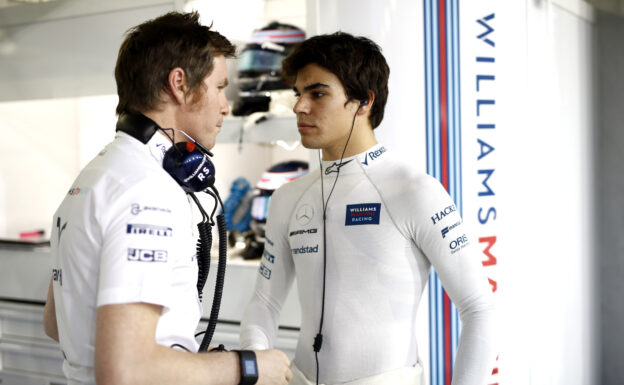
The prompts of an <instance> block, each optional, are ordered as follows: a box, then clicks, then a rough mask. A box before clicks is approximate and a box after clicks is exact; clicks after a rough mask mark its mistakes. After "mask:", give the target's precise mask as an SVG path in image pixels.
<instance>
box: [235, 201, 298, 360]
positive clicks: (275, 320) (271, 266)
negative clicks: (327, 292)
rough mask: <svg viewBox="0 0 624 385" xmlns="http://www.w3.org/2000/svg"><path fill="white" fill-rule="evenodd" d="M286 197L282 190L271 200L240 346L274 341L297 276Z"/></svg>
mask: <svg viewBox="0 0 624 385" xmlns="http://www.w3.org/2000/svg"><path fill="white" fill-rule="evenodd" d="M283 198H286V197H283ZM287 200H288V199H280V190H278V191H276V192H275V193H274V194H273V197H272V199H271V205H270V207H269V215H268V217H267V224H266V237H265V239H266V240H265V243H264V253H263V255H262V258H261V260H260V268H259V269H258V277H257V279H256V287H255V290H254V292H253V294H252V297H251V300H250V302H249V304H248V305H247V308H246V309H245V312H244V314H243V319H242V322H241V335H240V345H241V349H270V348H272V347H273V346H274V344H275V339H276V333H277V327H278V325H279V317H280V312H281V310H282V305H283V303H284V301H285V300H286V296H287V295H288V291H289V290H290V287H291V286H292V282H293V279H294V276H295V267H294V263H293V259H292V254H291V251H290V245H289V243H288V219H289V215H290V211H291V210H289V209H288V208H286V207H285V206H288V205H284V201H287Z"/></svg>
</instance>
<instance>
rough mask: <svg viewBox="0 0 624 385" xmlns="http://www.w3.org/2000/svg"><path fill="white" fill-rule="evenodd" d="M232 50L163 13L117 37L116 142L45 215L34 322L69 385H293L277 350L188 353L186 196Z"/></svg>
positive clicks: (203, 165) (190, 279)
mask: <svg viewBox="0 0 624 385" xmlns="http://www.w3.org/2000/svg"><path fill="white" fill-rule="evenodd" d="M234 53H235V47H234V46H233V45H232V44H231V43H230V42H229V41H228V40H227V39H226V38H225V37H224V36H222V35H220V34H219V33H218V32H216V31H213V30H211V29H210V27H206V26H203V25H201V24H200V23H199V16H198V14H197V13H187V14H183V13H177V12H172V13H168V14H166V15H163V16H161V17H158V18H156V19H153V20H150V21H147V22H145V23H143V24H141V25H138V26H136V27H134V28H132V29H131V30H130V31H128V33H127V34H126V37H125V40H124V42H123V43H122V45H121V48H120V50H119V56H118V59H117V64H116V68H115V78H116V81H117V90H118V95H119V104H118V105H117V114H118V115H119V120H118V123H117V133H116V135H115V139H114V141H113V142H111V143H110V144H108V145H107V146H106V147H105V148H104V149H103V150H102V151H101V152H100V153H99V154H98V156H96V157H95V158H94V159H93V160H92V161H91V162H90V163H89V164H88V165H87V166H86V167H85V168H84V169H83V170H82V171H81V172H80V175H79V176H78V177H77V179H76V180H75V181H74V184H73V185H72V186H71V188H70V189H69V191H68V193H67V195H66V197H65V199H64V200H63V202H62V203H61V205H60V207H59V208H58V210H57V211H56V213H55V215H54V219H53V233H52V236H51V249H52V257H53V275H52V278H51V280H50V289H49V292H48V299H47V302H46V306H45V310H44V326H45V331H46V333H47V334H48V335H49V336H50V337H52V338H53V339H55V340H57V341H59V343H60V348H61V350H62V353H63V357H64V362H63V372H64V374H65V376H66V377H67V379H68V383H69V384H94V383H96V382H97V383H98V384H150V385H151V384H178V385H179V384H239V383H240V384H255V383H258V384H286V383H287V382H288V381H289V380H290V377H291V372H290V369H289V368H288V364H289V363H288V358H287V357H286V355H285V354H284V353H283V352H280V351H277V350H268V351H257V352H253V351H238V352H211V353H205V354H196V353H197V351H198V346H199V345H198V343H197V341H196V339H195V336H194V334H195V330H196V328H197V324H198V322H199V319H200V316H201V311H202V307H201V304H200V302H199V296H198V286H197V282H198V263H197V261H196V250H195V242H196V239H195V237H194V236H193V226H194V225H195V223H193V219H192V217H191V207H190V204H189V203H190V202H189V199H188V197H187V194H186V193H187V192H190V191H203V190H204V189H206V188H208V187H210V185H211V183H212V181H213V180H214V168H212V165H211V164H210V161H209V159H208V157H207V155H209V151H208V149H210V148H212V147H213V146H214V144H215V137H216V135H217V133H218V132H219V129H220V127H221V125H222V122H223V117H224V116H225V115H226V114H227V113H228V111H229V107H228V104H227V100H226V97H225V94H224V90H225V87H226V86H227V84H228V75H227V70H226V62H225V59H226V58H228V57H232V56H233V55H234ZM174 143H175V144H174ZM210 155H211V154H210Z"/></svg>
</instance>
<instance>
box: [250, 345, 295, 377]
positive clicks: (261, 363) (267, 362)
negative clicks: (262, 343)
mask: <svg viewBox="0 0 624 385" xmlns="http://www.w3.org/2000/svg"><path fill="white" fill-rule="evenodd" d="M254 353H256V362H257V363H258V382H257V383H256V384H258V385H278V384H279V385H286V384H288V383H289V382H290V380H291V379H292V372H291V371H290V368H289V365H290V361H289V360H288V357H287V356H286V354H284V352H282V351H281V350H275V349H270V350H254Z"/></svg>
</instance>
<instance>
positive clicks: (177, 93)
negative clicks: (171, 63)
mask: <svg viewBox="0 0 624 385" xmlns="http://www.w3.org/2000/svg"><path fill="white" fill-rule="evenodd" d="M167 85H168V87H169V93H170V94H171V96H172V97H173V99H174V100H175V101H176V102H177V103H178V104H184V103H185V102H186V91H187V87H186V74H185V73H184V70H183V69H182V68H180V67H175V68H174V69H172V70H171V71H169V77H168V78H167Z"/></svg>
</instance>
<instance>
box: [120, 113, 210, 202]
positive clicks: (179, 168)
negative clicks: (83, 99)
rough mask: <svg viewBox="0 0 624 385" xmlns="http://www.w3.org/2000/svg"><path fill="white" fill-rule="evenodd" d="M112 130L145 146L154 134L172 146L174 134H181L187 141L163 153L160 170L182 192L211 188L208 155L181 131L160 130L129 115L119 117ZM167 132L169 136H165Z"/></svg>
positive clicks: (155, 125)
mask: <svg viewBox="0 0 624 385" xmlns="http://www.w3.org/2000/svg"><path fill="white" fill-rule="evenodd" d="M116 130H117V131H121V132H125V133H126V134H128V135H130V136H132V137H133V138H135V139H137V140H138V141H140V142H141V143H143V144H147V142H149V140H150V139H151V138H152V137H153V136H154V134H155V133H156V131H158V130H161V131H163V132H164V133H165V134H166V135H167V136H168V137H169V139H171V141H172V142H173V141H174V138H175V132H176V131H178V132H181V133H182V134H183V135H184V136H186V137H187V138H188V139H189V141H188V142H178V143H174V144H173V146H171V148H169V149H168V150H167V152H166V153H165V157H164V159H163V168H164V169H165V171H167V172H168V173H169V175H171V177H172V178H173V179H175V181H176V182H178V184H179V185H180V186H181V187H182V189H184V191H186V192H200V191H204V190H206V189H207V188H210V187H212V186H213V185H214V182H215V167H214V165H213V164H212V162H211V161H210V158H209V156H212V153H211V152H210V151H209V150H208V149H206V148H205V147H204V146H202V145H201V144H200V143H198V142H196V141H195V140H194V139H193V138H191V137H190V136H188V135H187V134H186V133H185V132H184V131H180V130H176V129H173V128H161V127H160V126H159V125H158V124H156V122H154V121H153V120H151V119H150V118H148V117H147V116H145V115H143V114H139V113H129V112H125V113H122V114H120V115H119V119H118V120H117V128H116ZM167 131H171V132H172V133H173V135H172V136H169V133H168V132H167Z"/></svg>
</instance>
